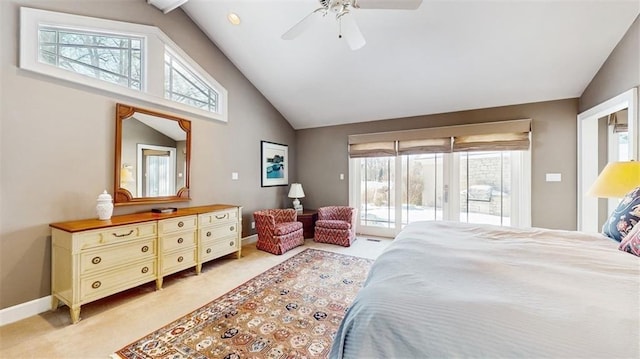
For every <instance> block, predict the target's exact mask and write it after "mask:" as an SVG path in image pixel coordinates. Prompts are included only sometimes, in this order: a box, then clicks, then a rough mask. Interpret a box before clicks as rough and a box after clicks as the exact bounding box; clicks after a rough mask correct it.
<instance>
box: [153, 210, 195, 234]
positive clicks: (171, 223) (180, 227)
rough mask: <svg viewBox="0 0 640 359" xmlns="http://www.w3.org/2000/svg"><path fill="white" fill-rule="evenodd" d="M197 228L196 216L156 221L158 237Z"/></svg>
mask: <svg viewBox="0 0 640 359" xmlns="http://www.w3.org/2000/svg"><path fill="white" fill-rule="evenodd" d="M197 226H198V217H197V216H195V215H194V216H184V217H177V218H171V219H163V220H161V221H158V235H159V236H163V235H165V234H167V233H172V232H178V231H185V230H188V229H195V228H196V227H197Z"/></svg>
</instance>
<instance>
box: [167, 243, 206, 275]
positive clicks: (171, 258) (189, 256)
mask: <svg viewBox="0 0 640 359" xmlns="http://www.w3.org/2000/svg"><path fill="white" fill-rule="evenodd" d="M197 257H198V248H196V247H193V248H189V249H186V250H184V251H179V252H173V253H168V254H165V255H163V256H162V275H167V274H171V273H174V272H177V271H179V270H183V269H187V268H189V267H195V265H196V260H197Z"/></svg>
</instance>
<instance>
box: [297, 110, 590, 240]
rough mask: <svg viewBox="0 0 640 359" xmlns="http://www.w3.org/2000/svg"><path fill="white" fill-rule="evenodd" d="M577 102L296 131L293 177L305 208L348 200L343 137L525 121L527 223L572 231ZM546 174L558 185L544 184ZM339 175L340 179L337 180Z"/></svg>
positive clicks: (463, 112)
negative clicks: (528, 134) (528, 138)
mask: <svg viewBox="0 0 640 359" xmlns="http://www.w3.org/2000/svg"><path fill="white" fill-rule="evenodd" d="M577 110H578V100H577V99H567V100H560V101H550V102H540V103H531V104H523V105H516V106H506V107H496V108H489V109H481V110H473V111H462V112H454V113H447V114H440V115H429V116H418V117H410V118H402V119H395V120H385V121H374V122H366V123H357V124H351V125H343V126H331V127H322V128H315V129H305V130H299V131H298V135H297V138H296V142H297V143H298V145H297V148H298V179H299V180H300V182H301V183H302V185H303V187H304V193H305V195H306V197H305V198H304V200H303V204H304V206H305V208H317V207H320V206H324V205H330V204H348V202H349V179H348V172H349V163H348V158H347V136H348V135H352V134H360V133H371V132H382V131H396V130H405V129H414V128H423V127H436V126H447V125H459V124H467V123H477V122H488V121H502V120H514V119H522V118H531V119H532V120H533V125H532V127H533V136H532V139H533V141H532V146H531V151H532V163H531V165H532V173H531V187H532V188H531V189H532V198H531V202H532V203H531V206H532V208H531V211H532V225H533V226H537V227H547V228H559V229H569V230H575V229H576V190H575V189H576V156H577V155H576V146H577V144H576V130H577V129H576V116H577ZM548 172H553V173H561V174H562V182H545V174H546V173H548ZM340 173H344V174H345V179H344V180H340Z"/></svg>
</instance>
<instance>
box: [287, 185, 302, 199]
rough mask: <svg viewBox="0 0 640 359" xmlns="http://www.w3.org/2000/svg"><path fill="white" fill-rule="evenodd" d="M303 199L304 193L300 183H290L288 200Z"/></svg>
mask: <svg viewBox="0 0 640 359" xmlns="http://www.w3.org/2000/svg"><path fill="white" fill-rule="evenodd" d="M302 197H304V191H303V190H302V185H301V184H300V183H292V184H291V188H290V189H289V198H302Z"/></svg>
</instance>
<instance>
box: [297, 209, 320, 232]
mask: <svg viewBox="0 0 640 359" xmlns="http://www.w3.org/2000/svg"><path fill="white" fill-rule="evenodd" d="M317 220H318V211H316V210H315V209H305V210H304V211H303V212H302V213H298V222H302V234H303V235H304V238H305V239H306V238H313V235H314V233H315V230H316V221H317Z"/></svg>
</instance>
